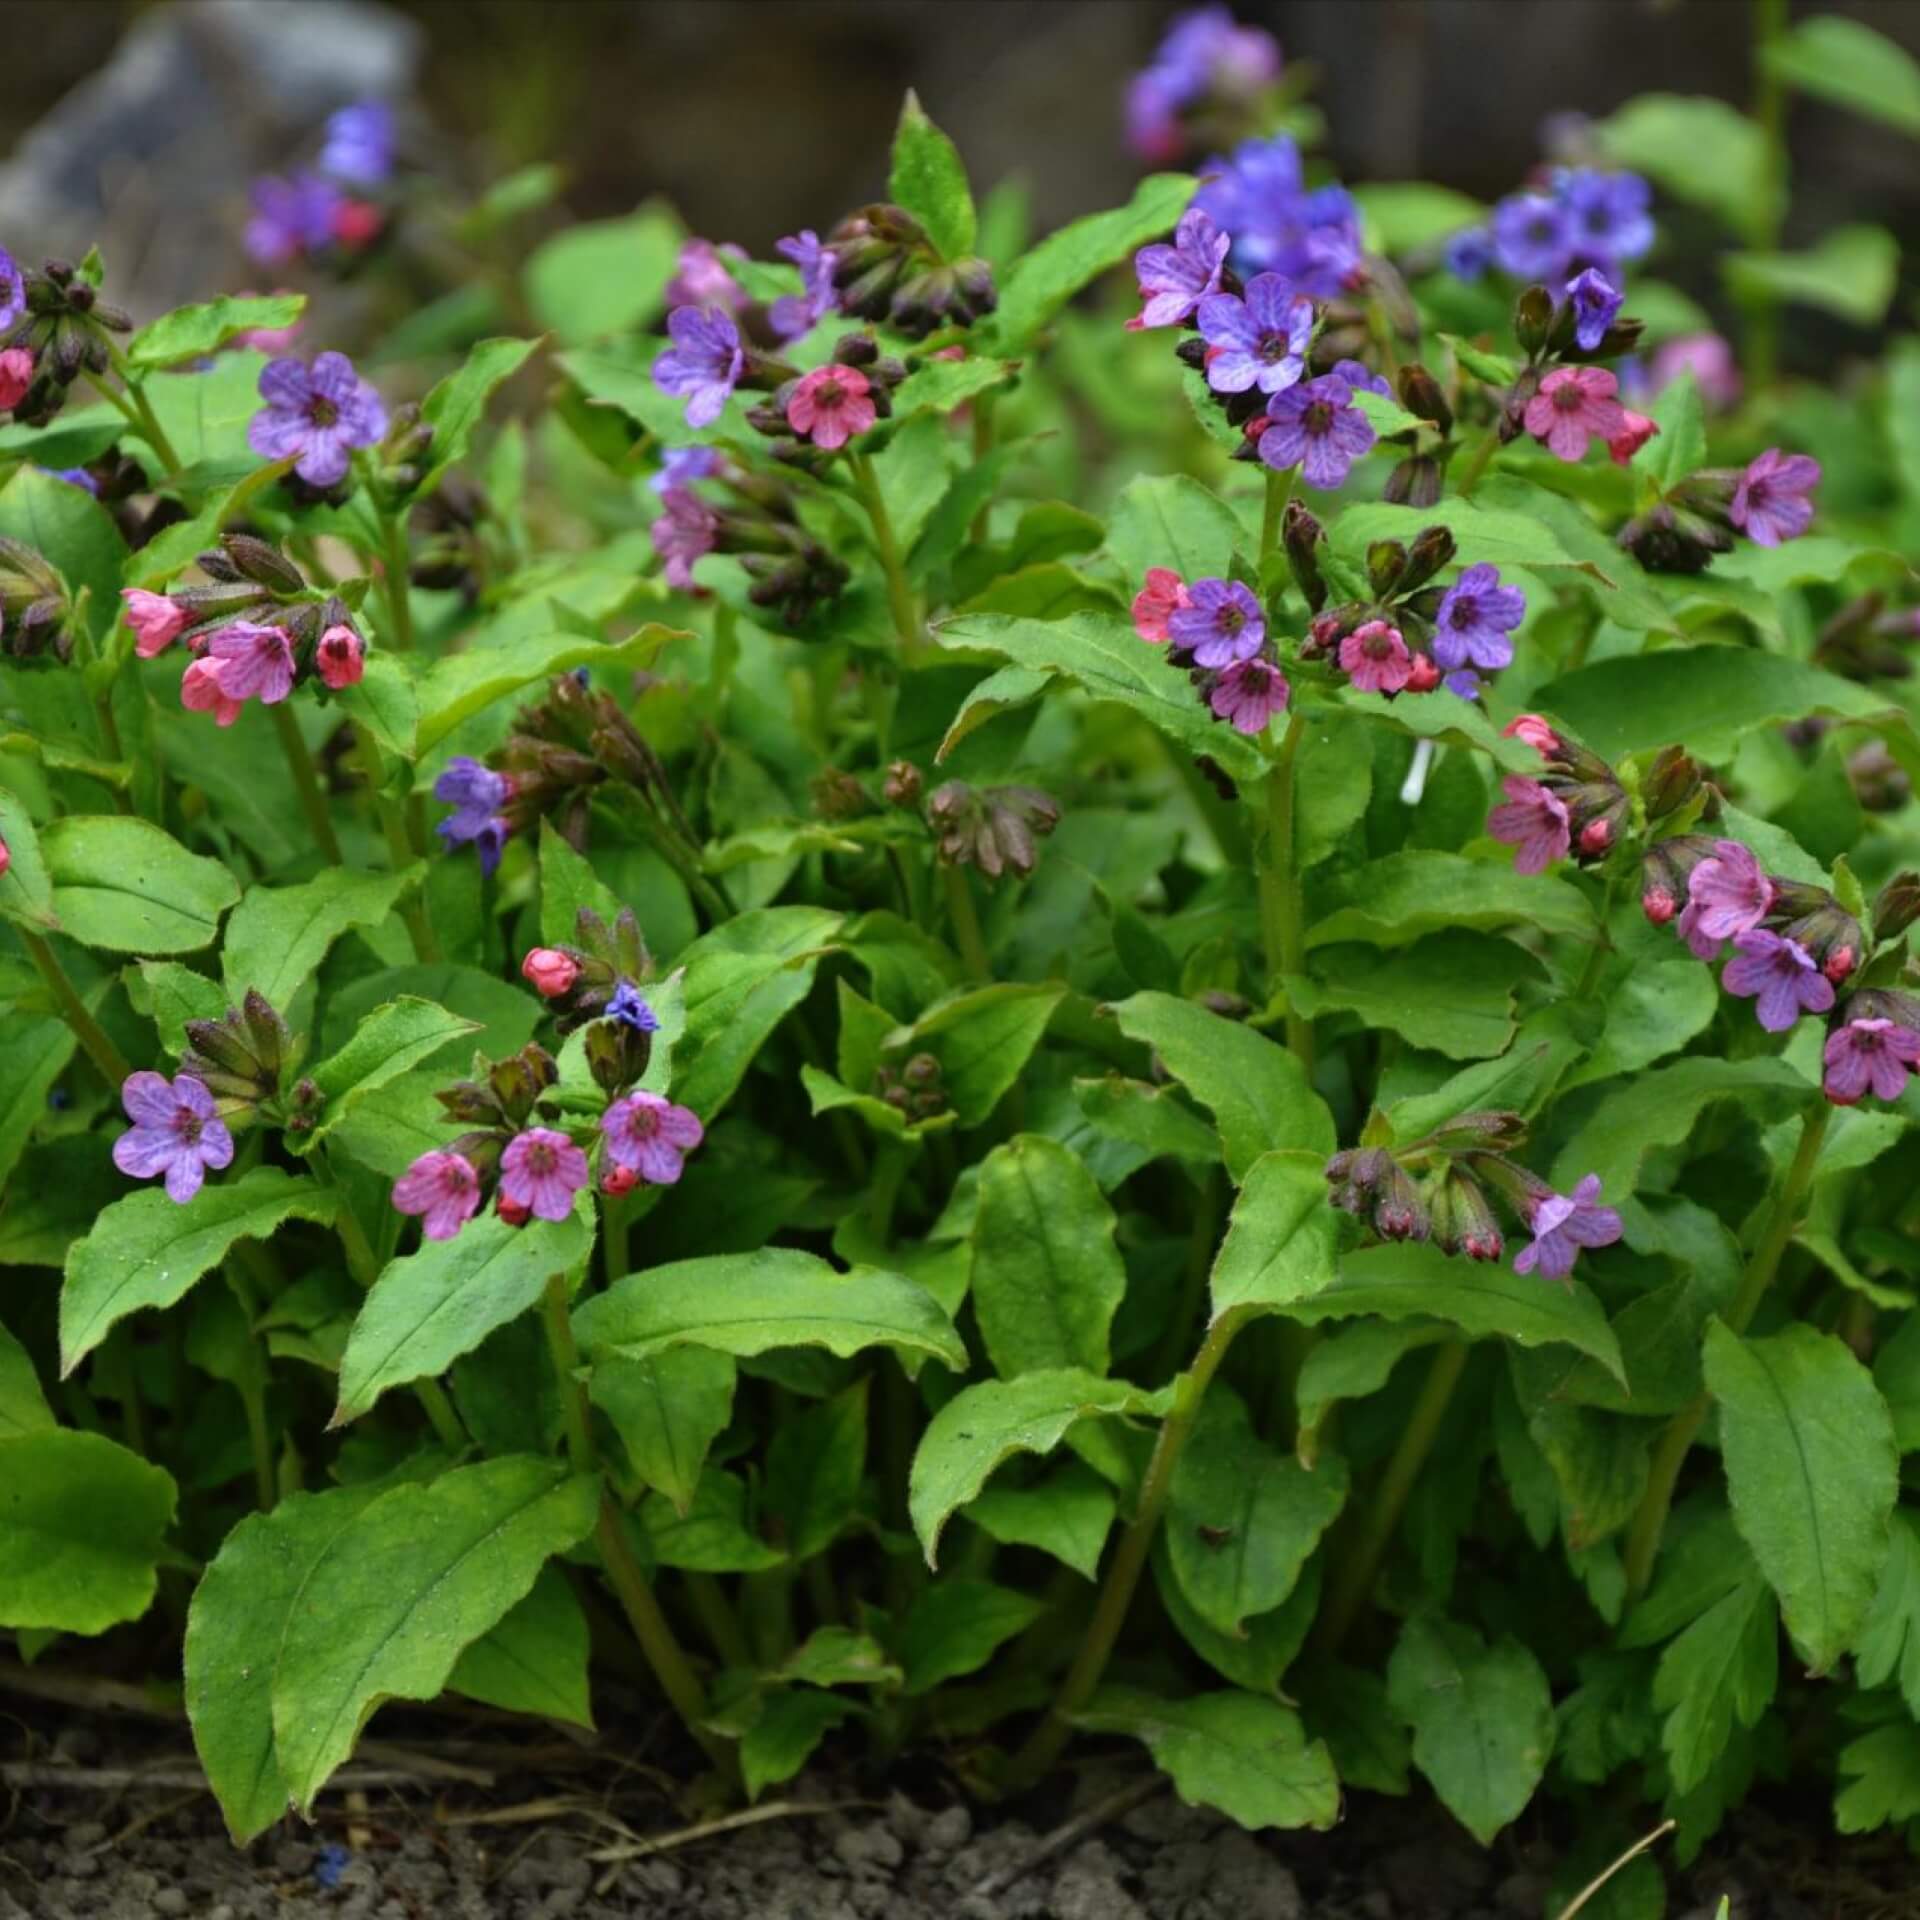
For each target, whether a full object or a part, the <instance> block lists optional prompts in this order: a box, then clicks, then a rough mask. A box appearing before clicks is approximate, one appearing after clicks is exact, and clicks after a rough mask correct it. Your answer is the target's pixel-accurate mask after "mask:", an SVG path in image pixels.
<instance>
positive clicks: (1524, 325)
mask: <svg viewBox="0 0 1920 1920" xmlns="http://www.w3.org/2000/svg"><path fill="white" fill-rule="evenodd" d="M1553 321H1554V309H1553V295H1552V294H1550V293H1549V292H1548V291H1547V290H1546V288H1545V287H1541V286H1533V287H1527V288H1525V289H1524V290H1523V291H1522V293H1521V295H1520V298H1519V299H1518V300H1516V301H1515V302H1514V306H1513V333H1514V338H1515V339H1517V340H1518V341H1519V342H1520V345H1521V347H1522V348H1523V349H1524V350H1525V351H1526V352H1527V353H1529V354H1536V353H1538V352H1539V351H1540V349H1541V348H1542V347H1544V346H1545V345H1546V344H1547V341H1548V339H1549V338H1550V337H1551V336H1552V333H1553ZM1568 335H1569V338H1571V335H1572V316H1571V314H1569V315H1568Z"/></svg>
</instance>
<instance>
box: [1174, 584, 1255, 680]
mask: <svg viewBox="0 0 1920 1920" xmlns="http://www.w3.org/2000/svg"><path fill="white" fill-rule="evenodd" d="M1187 594H1188V604H1187V605H1186V606H1184V607H1176V608H1175V609H1174V610H1173V612H1172V613H1170V614H1169V615H1168V616H1167V637H1168V638H1169V639H1170V640H1171V641H1172V643H1173V645H1174V646H1175V647H1176V648H1178V649H1179V650H1180V651H1181V652H1183V653H1185V654H1188V655H1190V656H1191V658H1192V660H1193V662H1194V664H1195V665H1196V666H1201V667H1215V668H1218V667H1230V666H1232V665H1233V663H1234V662H1235V661H1236V660H1251V659H1252V658H1253V656H1254V655H1255V654H1256V653H1258V652H1259V651H1260V648H1261V645H1262V643H1263V642H1264V641H1265V640H1266V637H1267V623H1266V616H1265V615H1264V614H1262V613H1261V611H1260V602H1259V601H1258V600H1256V599H1255V598H1254V597H1253V591H1252V589H1251V588H1249V587H1246V586H1244V585H1242V584H1241V582H1240V581H1238V580H1196V581H1195V582H1194V583H1193V585H1192V586H1191V587H1189V588H1188V589H1187Z"/></svg>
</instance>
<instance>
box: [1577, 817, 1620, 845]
mask: <svg viewBox="0 0 1920 1920" xmlns="http://www.w3.org/2000/svg"><path fill="white" fill-rule="evenodd" d="M1612 845H1613V822H1612V821H1611V820H1607V819H1604V818H1603V819H1599V820H1589V821H1588V822H1587V824H1586V825H1585V826H1584V827H1582V828H1581V829H1580V851H1581V852H1582V853H1585V854H1595V853H1605V852H1606V850H1607V849H1608V848H1609V847H1610V846H1612Z"/></svg>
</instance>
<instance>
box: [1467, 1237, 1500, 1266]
mask: <svg viewBox="0 0 1920 1920" xmlns="http://www.w3.org/2000/svg"><path fill="white" fill-rule="evenodd" d="M1501 1244H1502V1243H1501V1239H1500V1236H1499V1234H1498V1233H1497V1232H1494V1231H1493V1230H1491V1229H1489V1230H1488V1231H1487V1232H1485V1233H1470V1234H1468V1235H1467V1236H1466V1238H1465V1239H1464V1240H1462V1241H1461V1242H1460V1251H1461V1252H1462V1253H1464V1254H1465V1255H1466V1256H1467V1258H1468V1259H1469V1260H1498V1259H1499V1258H1500V1251H1501Z"/></svg>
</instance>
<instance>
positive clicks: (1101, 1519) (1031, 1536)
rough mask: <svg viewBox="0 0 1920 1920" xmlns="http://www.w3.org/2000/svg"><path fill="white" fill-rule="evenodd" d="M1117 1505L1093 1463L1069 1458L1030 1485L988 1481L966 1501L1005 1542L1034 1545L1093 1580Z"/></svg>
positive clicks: (976, 1519) (976, 1520) (978, 1520)
mask: <svg viewBox="0 0 1920 1920" xmlns="http://www.w3.org/2000/svg"><path fill="white" fill-rule="evenodd" d="M1116 1509H1117V1502H1116V1500H1115V1497H1114V1492H1113V1489H1112V1488H1111V1487H1110V1486H1108V1485H1107V1483H1106V1482H1105V1481H1104V1480H1102V1479H1101V1478H1100V1476H1099V1475H1098V1474H1097V1473H1095V1472H1094V1471H1093V1469H1092V1468H1091V1467H1089V1466H1085V1465H1083V1464H1082V1463H1081V1462H1080V1461H1078V1460H1070V1461H1068V1462H1067V1464H1066V1465H1065V1466H1063V1467H1062V1468H1060V1470H1059V1471H1058V1472H1057V1473H1052V1474H1049V1475H1048V1476H1047V1477H1046V1478H1045V1479H1044V1480H1039V1481H1036V1482H1035V1483H1034V1484H1033V1485H1032V1486H1030V1487H989V1488H988V1489H987V1490H986V1492H985V1493H983V1494H981V1495H980V1497H979V1498H978V1499H976V1500H974V1501H973V1502H971V1503H970V1504H969V1505H968V1507H967V1509H966V1517H967V1518H968V1519H969V1520H971V1521H972V1522H973V1524H974V1525H975V1526H976V1527H978V1528H980V1529H981V1531H982V1532H984V1533H988V1534H991V1535H992V1537H993V1538H994V1539H996V1540H998V1541H999V1542H1000V1544H1001V1545H1002V1546H1003V1547H1036V1548H1038V1549H1039V1551H1040V1552H1042V1553H1049V1554H1051V1555H1052V1556H1053V1557H1054V1558H1055V1559H1056V1560H1058V1561H1059V1562H1060V1563H1061V1564H1062V1565H1063V1566H1068V1567H1071V1568H1072V1569H1073V1570H1074V1572H1075V1573H1077V1574H1079V1575H1080V1577H1081V1578H1082V1579H1083V1580H1092V1579H1094V1578H1095V1577H1097V1575H1098V1574H1099V1571H1100V1556H1101V1554H1102V1552H1104V1551H1105V1548H1106V1544H1107V1535H1108V1533H1110V1532H1111V1531H1112V1528H1113V1516H1114V1513H1115V1511H1116Z"/></svg>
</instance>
